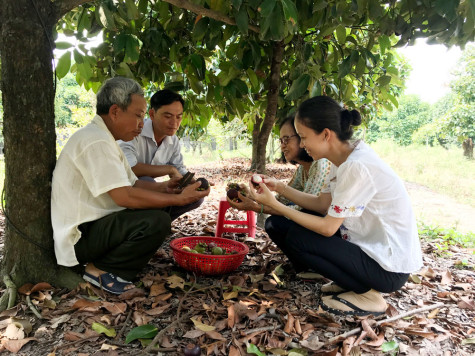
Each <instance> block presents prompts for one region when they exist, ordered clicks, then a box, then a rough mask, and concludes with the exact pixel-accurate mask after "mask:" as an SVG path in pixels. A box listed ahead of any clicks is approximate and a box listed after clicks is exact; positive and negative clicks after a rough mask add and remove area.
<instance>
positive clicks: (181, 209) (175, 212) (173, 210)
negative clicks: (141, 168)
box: [139, 176, 204, 221]
mask: <svg viewBox="0 0 475 356" xmlns="http://www.w3.org/2000/svg"><path fill="white" fill-rule="evenodd" d="M139 179H140V180H145V181H148V182H155V179H154V178H152V177H148V176H142V177H139ZM203 202H204V198H201V199H200V200H198V201H195V202H194V203H191V204H187V205H182V206H169V207H166V208H163V211H165V212H167V213H168V214H169V215H170V217H171V219H172V221H173V220H175V219H176V218H178V217H179V216H181V215H183V214H185V213H187V212H189V211H191V210H193V209H196V208H197V207H199V206H200V205H201V204H203Z"/></svg>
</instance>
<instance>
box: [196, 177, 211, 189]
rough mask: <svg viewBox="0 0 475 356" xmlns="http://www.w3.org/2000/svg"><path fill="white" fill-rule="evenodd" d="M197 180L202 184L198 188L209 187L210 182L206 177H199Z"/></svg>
mask: <svg viewBox="0 0 475 356" xmlns="http://www.w3.org/2000/svg"><path fill="white" fill-rule="evenodd" d="M196 181H197V182H201V185H200V186H199V187H198V188H197V189H196V190H206V189H208V188H209V183H208V180H207V179H206V178H198V179H197V180H196Z"/></svg>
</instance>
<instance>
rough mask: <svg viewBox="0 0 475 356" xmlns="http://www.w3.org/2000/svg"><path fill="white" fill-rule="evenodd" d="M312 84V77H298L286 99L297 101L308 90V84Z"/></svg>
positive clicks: (306, 75) (303, 75)
mask: <svg viewBox="0 0 475 356" xmlns="http://www.w3.org/2000/svg"><path fill="white" fill-rule="evenodd" d="M309 83H310V75H308V74H302V75H301V76H300V77H298V78H297V79H296V80H295V81H294V82H293V83H292V86H291V87H290V89H289V91H288V93H287V95H286V96H285V99H287V100H296V99H298V98H300V97H301V96H302V95H303V94H304V93H305V92H306V91H307V88H308V84H309Z"/></svg>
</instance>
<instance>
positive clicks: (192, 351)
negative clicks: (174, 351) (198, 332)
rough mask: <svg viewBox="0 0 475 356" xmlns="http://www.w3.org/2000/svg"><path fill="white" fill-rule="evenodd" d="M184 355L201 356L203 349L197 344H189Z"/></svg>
mask: <svg viewBox="0 0 475 356" xmlns="http://www.w3.org/2000/svg"><path fill="white" fill-rule="evenodd" d="M183 355H184V356H200V355H201V348H200V347H199V346H198V345H195V344H188V345H186V347H185V349H184V350H183Z"/></svg>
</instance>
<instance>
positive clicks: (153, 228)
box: [143, 209, 171, 237]
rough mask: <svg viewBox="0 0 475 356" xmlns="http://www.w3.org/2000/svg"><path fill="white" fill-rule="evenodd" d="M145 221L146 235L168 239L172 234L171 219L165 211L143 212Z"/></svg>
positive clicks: (151, 210) (152, 210) (150, 210)
mask: <svg viewBox="0 0 475 356" xmlns="http://www.w3.org/2000/svg"><path fill="white" fill-rule="evenodd" d="M143 219H144V222H145V223H146V224H145V225H146V226H147V232H146V234H150V235H158V236H163V237H166V236H167V235H169V234H170V232H171V219H170V215H168V214H167V213H166V212H164V211H163V210H159V209H149V210H143Z"/></svg>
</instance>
